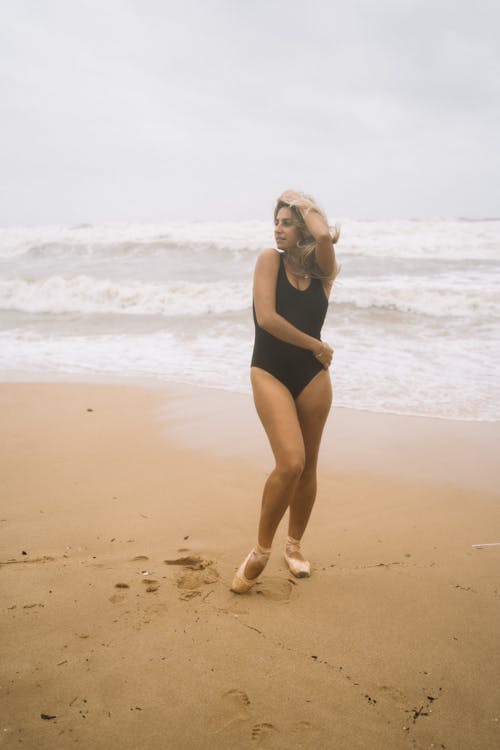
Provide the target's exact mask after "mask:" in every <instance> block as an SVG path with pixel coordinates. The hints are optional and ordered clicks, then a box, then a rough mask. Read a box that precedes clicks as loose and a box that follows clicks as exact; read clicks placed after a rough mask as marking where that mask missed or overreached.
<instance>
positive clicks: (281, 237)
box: [274, 206, 300, 250]
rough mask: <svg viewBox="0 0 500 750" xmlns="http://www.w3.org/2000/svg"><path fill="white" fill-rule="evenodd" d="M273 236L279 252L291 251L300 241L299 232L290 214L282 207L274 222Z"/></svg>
mask: <svg viewBox="0 0 500 750" xmlns="http://www.w3.org/2000/svg"><path fill="white" fill-rule="evenodd" d="M274 236H275V238H276V245H277V247H278V249H279V250H292V249H293V248H294V247H297V243H298V241H299V239H300V236H299V230H298V229H297V227H296V226H295V224H294V223H293V220H292V212H291V210H290V209H289V208H286V207H285V206H282V208H280V210H279V211H278V213H277V214H276V219H275V220H274Z"/></svg>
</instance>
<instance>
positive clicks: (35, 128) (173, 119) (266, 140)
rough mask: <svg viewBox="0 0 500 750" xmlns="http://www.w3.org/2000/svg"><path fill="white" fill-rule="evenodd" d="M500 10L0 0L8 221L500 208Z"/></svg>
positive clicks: (438, 5) (467, 0)
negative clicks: (285, 200)
mask: <svg viewBox="0 0 500 750" xmlns="http://www.w3.org/2000/svg"><path fill="white" fill-rule="evenodd" d="M499 20H500V3H498V1H497V0H492V1H491V2H489V1H487V0H474V2H472V0H450V1H449V2H448V1H447V0H443V1H441V0H342V1H339V2H335V1H334V0H333V1H332V0H61V1H59V0H33V2H27V1H26V0H0V224H1V225H12V224H22V225H31V224H38V223H41V224H52V223H75V222H91V223H95V222H104V221H125V222H132V221H134V222H135V221H152V222H162V221H169V220H188V219H196V220H197V219H217V220H239V219H252V218H256V219H263V218H267V216H268V215H269V213H270V212H271V211H272V205H273V203H274V199H275V197H276V195H277V194H278V193H279V192H281V191H282V190H284V189H286V188H289V187H294V188H298V189H302V190H305V191H307V192H311V193H312V194H314V195H315V196H316V197H317V198H318V199H319V202H320V203H321V204H322V205H323V206H324V207H325V208H326V210H327V211H328V213H329V214H330V215H331V216H338V217H352V218H391V217H394V218H405V217H408V218H413V217H440V216H446V217H457V216H468V217H476V218H478V217H485V216H498V215H500V190H499V184H500V179H499V178H500V149H499V147H498V140H499V139H498V134H499V132H500V116H499V113H500V56H499V48H500V45H499V42H498V39H499V29H500V24H499Z"/></svg>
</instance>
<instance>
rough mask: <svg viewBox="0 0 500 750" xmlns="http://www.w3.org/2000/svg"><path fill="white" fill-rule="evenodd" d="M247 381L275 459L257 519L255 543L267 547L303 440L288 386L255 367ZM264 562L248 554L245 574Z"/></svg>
mask: <svg viewBox="0 0 500 750" xmlns="http://www.w3.org/2000/svg"><path fill="white" fill-rule="evenodd" d="M251 382H252V389H253V396H254V401H255V407H256V409H257V414H258V415H259V418H260V420H261V422H262V425H263V427H264V429H265V431H266V434H267V436H268V438H269V442H270V444H271V448H272V451H273V454H274V458H275V462H276V465H275V468H274V470H273V471H272V472H271V474H270V475H269V477H268V479H267V481H266V484H265V486H264V492H263V495H262V505H261V514H260V521H259V538H258V541H259V544H260V545H262V547H271V545H272V543H273V539H274V535H275V533H276V529H277V528H278V524H279V522H280V521H281V519H282V518H283V515H284V513H285V511H286V509H287V508H288V505H289V503H290V498H291V497H292V496H293V494H294V492H295V488H296V487H297V484H298V482H299V479H300V476H301V474H302V471H303V469H304V464H305V450H304V440H303V437H302V430H301V426H300V423H299V419H298V416H297V409H296V406H295V402H294V400H293V397H292V395H291V393H290V391H289V390H288V388H286V386H284V385H283V383H281V382H280V381H279V380H277V379H276V378H275V377H273V376H272V375H271V374H270V373H268V372H266V371H265V370H261V369H259V368H256V367H252V369H251ZM264 565H265V562H264V564H263V563H262V560H259V559H258V558H256V559H255V560H254V559H252V558H251V559H250V560H249V562H248V563H247V565H246V570H245V575H246V577H247V578H250V579H251V578H255V577H256V576H257V575H258V574H259V573H260V572H261V571H262V569H263V567H264Z"/></svg>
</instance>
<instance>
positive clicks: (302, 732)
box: [290, 719, 323, 747]
mask: <svg viewBox="0 0 500 750" xmlns="http://www.w3.org/2000/svg"><path fill="white" fill-rule="evenodd" d="M290 734H291V735H292V736H293V737H294V742H295V743H297V742H300V743H302V741H304V742H305V741H307V745H308V746H309V745H312V743H313V742H314V747H320V746H321V744H323V743H321V741H320V735H321V729H320V728H319V727H316V726H314V724H311V722H310V721H307V720H306V719H302V720H301V721H296V722H294V723H293V724H292V725H291V726H290ZM296 746H297V747H303V745H302V744H299V745H296Z"/></svg>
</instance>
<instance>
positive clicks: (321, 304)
mask: <svg viewBox="0 0 500 750" xmlns="http://www.w3.org/2000/svg"><path fill="white" fill-rule="evenodd" d="M327 310H328V300H327V298H326V294H325V290H324V289H323V284H322V282H321V280H320V279H311V283H310V284H309V286H308V287H307V289H304V290H302V291H301V290H300V289H296V287H294V286H293V284H291V283H290V282H289V280H288V278H287V275H286V271H285V266H284V261H283V255H282V254H280V266H279V270H278V278H277V281H276V312H277V313H278V315H281V316H282V317H283V318H285V319H286V320H288V322H289V323H291V324H292V325H293V326H295V328H298V329H299V330H300V331H304V333H307V334H309V336H313V337H314V338H315V339H318V340H319V339H320V337H321V329H322V327H323V323H324V320H325V316H326V311H327ZM253 319H254V323H255V342H254V348H253V355H252V367H260V368H261V369H262V370H266V371H267V372H269V373H271V375H274V377H275V378H277V379H278V380H279V381H281V382H282V383H283V385H285V386H286V387H287V388H288V390H289V391H290V393H291V394H292V396H293V398H294V399H296V398H297V397H298V396H299V395H300V394H301V393H302V391H303V390H304V388H305V387H306V385H307V384H308V383H310V382H311V380H312V379H313V378H314V376H315V375H317V374H318V372H320V371H321V370H322V369H323V366H322V365H321V364H320V363H319V362H318V360H317V359H316V357H315V356H314V354H313V353H312V352H311V351H309V349H302V348H301V347H300V346H295V345H294V344H288V343H287V342H286V341H282V340H281V339H278V338H276V337H275V336H273V335H272V334H270V333H268V332H267V331H265V330H264V329H263V328H261V327H260V326H259V324H258V323H257V316H256V315H255V302H254V305H253Z"/></svg>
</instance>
